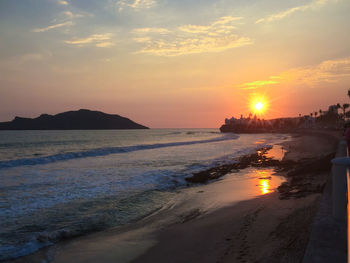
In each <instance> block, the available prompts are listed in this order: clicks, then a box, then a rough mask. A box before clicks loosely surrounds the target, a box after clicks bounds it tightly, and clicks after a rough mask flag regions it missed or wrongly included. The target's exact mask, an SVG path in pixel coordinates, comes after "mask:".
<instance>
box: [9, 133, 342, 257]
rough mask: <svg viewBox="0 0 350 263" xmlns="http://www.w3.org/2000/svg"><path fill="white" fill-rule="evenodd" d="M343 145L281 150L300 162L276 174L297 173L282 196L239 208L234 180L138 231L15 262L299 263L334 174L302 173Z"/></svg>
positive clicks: (302, 140)
mask: <svg viewBox="0 0 350 263" xmlns="http://www.w3.org/2000/svg"><path fill="white" fill-rule="evenodd" d="M338 138H339V133H334V134H332V133H328V134H324V133H323V134H319V133H318V134H307V135H305V134H304V135H293V138H292V140H291V141H289V142H285V143H283V144H282V146H283V148H284V149H285V150H286V151H287V154H286V155H285V157H284V161H286V162H288V161H290V162H292V163H293V162H296V163H294V166H293V167H292V168H288V169H283V167H282V169H281V167H280V168H279V172H278V173H277V175H281V176H287V174H288V173H290V174H292V176H289V177H287V178H288V182H287V187H286V188H287V190H286V191H285V192H283V193H282V194H281V193H279V192H273V193H270V194H266V195H262V196H260V197H257V198H254V199H250V200H247V201H241V202H238V203H237V202H234V203H233V202H232V201H231V199H232V197H231V195H232V194H234V193H232V191H235V192H236V191H238V189H237V183H236V182H235V181H234V180H231V181H230V179H229V178H230V175H228V176H226V178H224V179H223V180H219V181H218V182H214V183H210V184H207V185H203V186H200V187H198V188H190V189H188V193H187V195H186V194H182V195H181V196H182V198H183V200H182V202H181V204H179V203H177V204H174V206H171V205H170V206H169V207H167V208H166V209H163V210H162V211H159V212H158V213H156V214H155V215H151V216H149V217H146V218H144V219H143V220H141V221H139V222H136V223H135V224H132V225H129V226H125V227H122V228H120V229H114V230H109V231H104V232H101V233H96V234H92V235H89V236H86V237H81V238H76V239H73V240H69V241H67V242H62V243H60V244H58V245H57V246H54V247H51V248H47V249H43V250H41V251H39V252H38V253H36V254H34V255H31V256H29V257H25V258H21V259H18V260H15V261H13V262H41V260H43V259H45V258H50V261H52V262H56V263H57V262H65V263H66V262H67V263H70V262H74V263H79V262H106V263H109V262H114V263H115V262H118V263H120V262H134V263H138V262H140V263H141V262H142V263H147V262H152V263H157V262H159V263H163V262H169V263H171V262H186V263H189V262H191V263H192V262H193V263H195V262H201V263H202V262H203V263H205V262H208V263H209V262H210V263H214V262H269V263H271V262H301V260H302V258H303V255H304V251H305V248H306V245H307V242H308V238H309V234H310V231H311V225H312V221H313V217H314V215H315V213H316V211H317V207H318V202H319V199H320V196H321V194H322V193H321V191H319V190H320V189H323V188H322V187H323V186H324V184H325V183H326V181H327V179H328V178H329V173H330V171H329V170H328V168H327V166H326V167H323V169H319V170H318V171H317V172H312V170H311V171H310V169H309V170H308V169H298V167H300V166H303V167H311V166H309V165H308V163H310V160H311V161H312V160H316V162H317V160H318V159H319V158H322V156H325V155H327V154H329V153H332V152H335V149H336V145H337V142H338ZM272 155H273V153H272ZM300 160H304V163H301V162H300ZM305 160H306V161H305ZM299 162H300V163H299ZM301 168H302V167H301ZM293 177H294V179H293ZM232 178H233V177H232ZM271 181H273V180H271ZM271 184H272V183H271ZM234 186H235V187H236V188H233V187H234ZM276 186H277V185H276ZM276 186H275V187H276ZM231 189H235V190H231ZM310 189H311V190H310ZM315 189H317V190H315ZM242 191H243V189H242ZM282 197H283V198H282ZM235 200H236V199H235ZM209 201H210V202H212V203H210V202H209ZM201 202H203V203H205V205H202V203H201ZM208 202H209V203H208ZM218 203H220V204H221V206H220V205H219V206H218V205H217V204H218ZM201 205H202V206H201ZM211 206H212V207H213V208H214V209H210V207H211ZM184 207H186V209H184ZM203 207H205V208H206V209H205V210H202V208H203ZM218 207H221V208H218ZM208 208H209V209H208Z"/></svg>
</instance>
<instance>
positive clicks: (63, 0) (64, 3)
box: [57, 0, 68, 5]
mask: <svg viewBox="0 0 350 263" xmlns="http://www.w3.org/2000/svg"><path fill="white" fill-rule="evenodd" d="M57 4H59V5H68V2H67V1H65V0H58V1H57Z"/></svg>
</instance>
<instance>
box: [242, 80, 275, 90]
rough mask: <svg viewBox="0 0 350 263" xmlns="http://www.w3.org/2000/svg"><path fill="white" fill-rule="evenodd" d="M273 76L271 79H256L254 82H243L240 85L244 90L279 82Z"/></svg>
mask: <svg viewBox="0 0 350 263" xmlns="http://www.w3.org/2000/svg"><path fill="white" fill-rule="evenodd" d="M273 78H274V77H270V79H268V80H256V81H253V82H248V83H243V84H242V85H240V87H241V89H243V90H249V89H258V88H260V87H263V86H267V85H273V84H277V83H278V81H277V80H272V79H273Z"/></svg>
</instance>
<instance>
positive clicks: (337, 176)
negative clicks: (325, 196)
mask: <svg viewBox="0 0 350 263" xmlns="http://www.w3.org/2000/svg"><path fill="white" fill-rule="evenodd" d="M348 156H349V155H348V152H347V147H346V142H345V141H341V142H340V144H339V147H338V151H337V155H336V158H334V159H333V160H332V164H333V167H332V188H333V189H332V196H333V198H332V199H333V200H332V203H333V206H332V214H333V217H334V218H335V219H336V220H339V221H345V222H347V237H348V238H347V241H348V244H347V248H348V260H347V261H348V263H350V256H349V252H350V178H349V177H350V172H349V169H350V158H349V157H348Z"/></svg>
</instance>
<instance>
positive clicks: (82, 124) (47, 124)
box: [0, 109, 149, 130]
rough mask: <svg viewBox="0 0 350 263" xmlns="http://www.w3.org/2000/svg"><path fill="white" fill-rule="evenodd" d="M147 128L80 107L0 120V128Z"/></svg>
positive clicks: (118, 117)
mask: <svg viewBox="0 0 350 263" xmlns="http://www.w3.org/2000/svg"><path fill="white" fill-rule="evenodd" d="M112 129H118V130H119V129H149V128H148V127H146V126H143V125H141V124H138V123H136V122H134V121H132V120H130V119H128V118H125V117H122V116H120V115H117V114H107V113H104V112H101V111H91V110H87V109H80V110H78V111H67V112H63V113H59V114H56V115H49V114H41V115H40V116H39V117H37V118H22V117H15V118H14V119H13V120H12V121H8V122H0V130H112Z"/></svg>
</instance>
